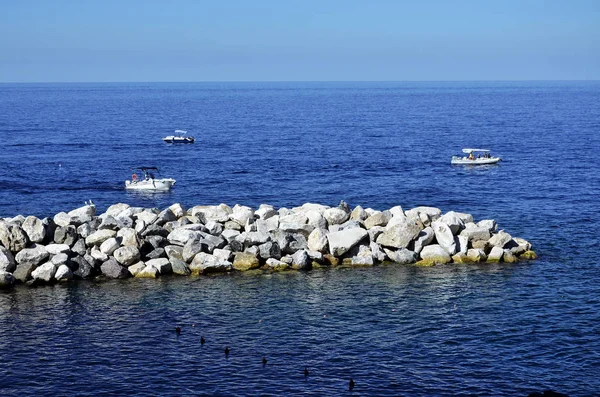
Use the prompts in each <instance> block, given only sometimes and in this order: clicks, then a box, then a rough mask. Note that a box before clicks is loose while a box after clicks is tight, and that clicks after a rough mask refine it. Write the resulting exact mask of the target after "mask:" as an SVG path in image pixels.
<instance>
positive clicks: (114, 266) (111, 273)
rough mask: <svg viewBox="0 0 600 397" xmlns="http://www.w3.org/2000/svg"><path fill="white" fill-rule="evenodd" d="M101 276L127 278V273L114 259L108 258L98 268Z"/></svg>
mask: <svg viewBox="0 0 600 397" xmlns="http://www.w3.org/2000/svg"><path fill="white" fill-rule="evenodd" d="M100 270H101V271H102V274H104V275H105V276H106V277H108V278H127V277H129V275H130V274H129V271H128V270H127V268H125V267H123V266H121V265H120V264H119V263H118V262H117V261H116V260H115V259H113V258H110V259H109V260H107V261H106V262H104V263H103V264H102V265H101V266H100Z"/></svg>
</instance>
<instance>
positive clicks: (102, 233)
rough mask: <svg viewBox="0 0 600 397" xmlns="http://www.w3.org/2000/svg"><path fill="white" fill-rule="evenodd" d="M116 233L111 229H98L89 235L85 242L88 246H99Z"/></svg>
mask: <svg viewBox="0 0 600 397" xmlns="http://www.w3.org/2000/svg"><path fill="white" fill-rule="evenodd" d="M116 235H117V232H115V231H114V230H110V229H104V230H97V231H95V232H94V233H92V234H90V235H89V236H87V238H86V239H85V244H86V245H87V246H88V247H91V246H93V245H98V246H99V245H101V244H102V243H103V242H105V241H106V240H108V239H109V238H111V237H115V236H116Z"/></svg>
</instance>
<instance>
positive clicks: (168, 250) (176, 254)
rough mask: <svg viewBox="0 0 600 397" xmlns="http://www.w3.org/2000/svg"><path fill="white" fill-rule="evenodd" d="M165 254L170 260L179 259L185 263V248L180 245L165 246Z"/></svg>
mask: <svg viewBox="0 0 600 397" xmlns="http://www.w3.org/2000/svg"><path fill="white" fill-rule="evenodd" d="M165 254H166V255H167V257H168V258H169V259H173V258H175V259H179V260H180V261H183V247H180V246H178V245H167V246H165Z"/></svg>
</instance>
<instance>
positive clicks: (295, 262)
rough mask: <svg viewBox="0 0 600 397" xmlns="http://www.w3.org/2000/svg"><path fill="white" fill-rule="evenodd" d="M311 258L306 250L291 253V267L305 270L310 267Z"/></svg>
mask: <svg viewBox="0 0 600 397" xmlns="http://www.w3.org/2000/svg"><path fill="white" fill-rule="evenodd" d="M310 263H311V260H310V258H309V256H308V253H307V252H306V250H304V249H303V250H300V251H297V252H295V253H294V254H293V255H292V264H291V268H292V269H294V270H307V269H309V268H310Z"/></svg>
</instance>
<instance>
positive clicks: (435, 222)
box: [0, 202, 536, 288]
mask: <svg viewBox="0 0 600 397" xmlns="http://www.w3.org/2000/svg"><path fill="white" fill-rule="evenodd" d="M535 258H536V254H535V252H533V251H532V250H531V244H530V243H529V242H527V241H526V240H524V239H522V238H518V237H513V236H511V235H510V234H508V233H506V232H505V231H503V230H499V229H498V227H497V225H496V222H495V221H494V220H491V219H486V220H481V221H479V222H475V221H474V220H473V217H472V216H471V215H470V214H465V213H459V212H453V211H450V212H447V213H445V214H442V212H441V211H440V210H439V209H438V208H433V207H417V208H413V209H410V210H407V211H404V210H403V209H402V208H401V207H400V206H396V207H393V208H390V209H389V210H385V211H377V210H373V209H371V208H367V209H363V208H362V207H360V206H357V207H355V208H353V209H351V208H350V207H349V206H348V205H347V204H346V203H344V202H342V203H341V204H340V205H339V206H338V207H329V206H325V205H320V204H311V203H307V204H304V205H302V206H301V207H296V208H291V209H288V208H279V209H276V208H274V207H273V206H271V205H265V204H262V205H261V206H260V207H258V208H257V209H252V208H250V207H247V206H242V205H235V206H233V207H230V206H228V205H226V204H220V205H216V206H195V207H192V208H189V209H187V210H186V209H185V208H184V207H183V206H182V205H180V204H173V205H171V206H170V207H168V208H166V209H164V210H159V209H156V208H152V209H150V208H140V207H131V206H129V205H128V204H115V205H112V206H110V207H109V208H108V209H107V210H106V212H104V213H103V214H101V215H96V207H95V205H93V204H90V205H85V206H83V207H81V208H77V209H75V210H73V211H70V212H68V213H66V212H61V213H59V214H56V215H55V216H54V217H53V218H44V219H38V218H36V217H34V216H28V217H24V216H22V215H19V216H16V217H14V218H4V219H0V288H9V287H12V286H13V285H14V284H16V283H25V284H30V285H40V284H45V283H53V282H58V281H68V280H71V279H89V278H95V277H105V278H125V277H139V278H156V277H159V276H162V275H165V274H172V273H173V274H178V275H182V276H187V275H190V274H193V275H199V274H208V273H220V272H231V271H248V270H253V269H261V270H262V271H284V270H310V269H312V268H320V267H329V266H339V265H345V266H373V265H376V264H379V263H383V262H395V263H399V264H416V265H421V266H431V265H435V264H445V263H475V262H500V261H503V262H516V261H517V260H519V259H535Z"/></svg>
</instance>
